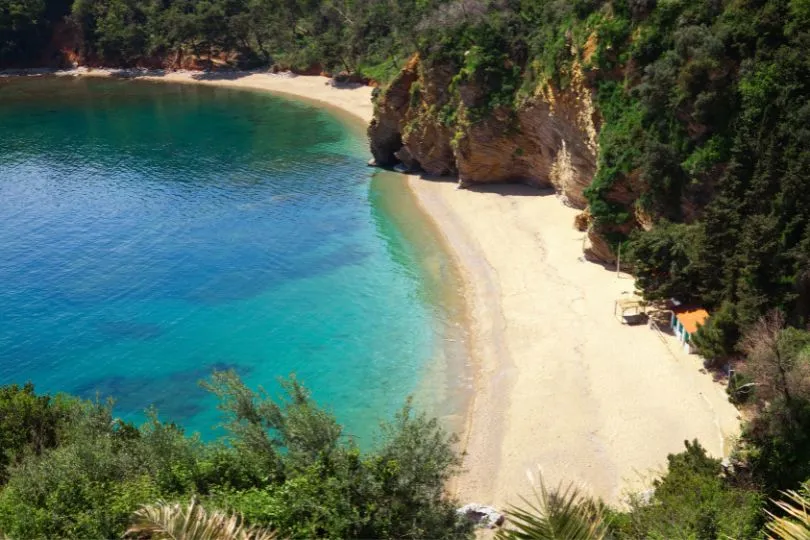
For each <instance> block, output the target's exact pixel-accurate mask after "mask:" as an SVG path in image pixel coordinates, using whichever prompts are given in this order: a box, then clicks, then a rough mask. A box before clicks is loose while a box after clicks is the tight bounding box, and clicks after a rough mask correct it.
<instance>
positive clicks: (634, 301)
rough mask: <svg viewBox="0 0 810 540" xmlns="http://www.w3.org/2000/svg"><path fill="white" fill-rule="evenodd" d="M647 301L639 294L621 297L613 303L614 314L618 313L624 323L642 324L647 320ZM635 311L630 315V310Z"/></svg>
mask: <svg viewBox="0 0 810 540" xmlns="http://www.w3.org/2000/svg"><path fill="white" fill-rule="evenodd" d="M646 308H647V303H646V302H645V301H644V300H643V299H642V298H639V297H638V296H635V295H633V296H630V297H625V298H619V299H617V300H616V301H615V302H614V303H613V314H614V315H618V316H619V317H620V320H621V322H622V324H631V325H632V324H642V323H644V322H645V321H646V320H647V312H646ZM631 310H632V311H633V313H632V314H631V315H628V314H627V312H628V311H631Z"/></svg>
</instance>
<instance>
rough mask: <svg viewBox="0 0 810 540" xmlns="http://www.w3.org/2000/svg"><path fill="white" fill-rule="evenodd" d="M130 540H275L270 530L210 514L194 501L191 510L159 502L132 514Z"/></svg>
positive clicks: (235, 519)
mask: <svg viewBox="0 0 810 540" xmlns="http://www.w3.org/2000/svg"><path fill="white" fill-rule="evenodd" d="M132 517H133V524H132V526H131V527H130V528H129V530H127V532H126V536H127V537H136V538H143V537H148V538H153V539H172V540H274V539H275V538H276V534H275V532H273V531H269V530H267V529H261V528H256V527H248V526H246V525H245V524H244V522H243V520H242V517H241V516H239V515H237V514H226V513H224V512H219V511H214V512H209V511H207V510H206V509H205V508H203V507H202V506H200V505H199V504H198V503H197V500H196V499H195V498H192V499H191V502H189V504H188V506H181V505H180V504H179V503H167V502H164V501H159V502H157V503H155V504H149V505H145V506H142V507H141V508H140V509H139V510H138V511H136V512H135V513H134V514H133V516H132Z"/></svg>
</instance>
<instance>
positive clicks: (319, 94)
mask: <svg viewBox="0 0 810 540" xmlns="http://www.w3.org/2000/svg"><path fill="white" fill-rule="evenodd" d="M53 74H54V75H58V76H81V77H124V78H131V79H138V80H144V81H161V82H172V83H194V84H204V85H209V86H226V87H232V88H248V89H252V90H264V91H267V92H272V93H274V94H281V95H287V96H292V97H295V98H298V99H303V100H305V101H309V102H312V103H315V104H318V105H325V106H327V107H330V108H333V109H336V110H338V111H342V112H345V113H348V114H350V115H351V116H352V117H354V119H355V120H360V121H361V122H362V123H363V124H364V127H365V124H368V122H369V121H370V120H371V117H372V115H373V114H374V106H373V105H372V103H371V92H372V90H373V88H371V87H370V86H364V85H358V84H353V85H346V86H333V85H332V84H331V81H330V79H328V78H326V77H314V76H302V75H294V74H292V73H256V72H245V71H223V72H201V71H166V72H160V73H158V72H155V71H139V70H117V69H107V68H96V69H87V68H78V69H71V70H65V71H57V72H55V73H53Z"/></svg>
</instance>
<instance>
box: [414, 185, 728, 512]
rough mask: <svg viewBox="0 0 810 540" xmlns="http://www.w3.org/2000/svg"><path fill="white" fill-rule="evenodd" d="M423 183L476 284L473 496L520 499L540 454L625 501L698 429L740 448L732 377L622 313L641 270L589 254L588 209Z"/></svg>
mask: <svg viewBox="0 0 810 540" xmlns="http://www.w3.org/2000/svg"><path fill="white" fill-rule="evenodd" d="M410 183H411V185H412V187H413V188H414V190H415V191H416V193H417V197H418V199H419V200H420V203H421V204H422V205H423V206H424V208H425V210H426V211H427V212H428V213H429V214H430V215H431V216H432V217H433V218H434V219H435V220H436V221H437V222H438V223H439V224H440V225H441V230H442V231H443V233H444V234H445V237H446V239H447V241H448V243H449V244H450V245H451V246H452V247H453V248H454V251H455V253H456V254H457V255H458V257H459V258H460V260H461V262H462V268H463V269H464V270H465V273H466V280H467V281H468V283H469V286H468V288H469V292H470V293H471V298H470V300H471V303H472V316H473V325H474V331H473V336H474V340H475V343H474V346H475V350H476V353H477V356H478V358H479V362H480V370H479V377H478V380H477V386H478V388H477V391H476V393H475V401H474V404H473V407H472V408H473V410H472V414H471V417H470V428H471V429H470V430H469V433H468V437H469V438H468V443H467V451H468V456H467V458H466V466H467V468H468V472H467V473H466V475H465V477H464V478H462V480H461V482H460V489H459V495H460V497H461V499H462V500H463V501H473V500H474V501H477V502H483V503H488V504H494V505H496V506H499V507H504V506H505V505H507V504H509V503H516V502H519V496H520V495H526V494H527V493H528V492H529V490H530V484H529V481H528V480H527V476H526V471H527V470H532V471H536V469H537V467H538V466H539V467H540V468H541V469H542V471H543V474H544V477H545V478H546V480H547V482H548V483H550V484H552V485H554V484H556V483H557V482H559V481H566V482H568V481H573V482H576V483H579V484H582V485H584V486H586V487H587V489H589V490H590V491H592V492H593V493H594V494H596V495H598V496H601V497H603V498H605V499H606V500H608V501H611V502H618V501H619V500H620V499H621V497H622V494H623V492H624V490H626V489H628V488H630V489H638V488H640V487H641V486H643V485H645V484H646V482H645V481H644V480H645V479H646V480H649V478H650V471H651V470H655V469H658V470H660V468H661V467H662V466H664V465H665V463H666V455H667V454H668V453H670V452H678V451H680V450H682V449H683V441H684V440H685V439H692V438H698V439H699V440H700V441H701V442H702V443H703V444H704V446H706V447H707V449H708V450H709V451H710V452H711V453H712V454H714V455H716V456H722V455H723V454H724V452H725V451H727V448H726V447H725V446H726V445H725V441H724V440H725V438H726V437H729V436H734V435H736V434H737V433H738V429H739V425H738V424H739V423H738V420H737V411H736V410H735V409H734V407H733V406H732V405H731V404H730V403H729V402H728V400H727V399H726V396H725V392H724V390H723V388H722V386H720V385H718V384H715V383H713V382H712V380H711V378H710V377H709V376H708V375H705V374H702V373H700V371H699V370H700V368H701V363H700V360H699V359H698V358H697V357H695V356H689V355H686V354H685V353H683V352H682V351H681V349H680V348H678V347H677V345H676V342H675V340H674V339H673V338H670V337H667V338H666V339H665V340H662V339H661V337H659V335H658V334H657V333H656V332H655V331H653V330H650V329H649V328H647V327H646V326H641V327H628V326H625V325H622V324H620V322H619V321H618V320H617V319H616V318H615V317H614V316H613V302H614V300H615V299H616V298H619V297H620V296H621V295H622V293H624V292H632V291H633V281H632V279H630V278H629V276H622V277H617V275H616V273H615V272H611V271H608V270H605V269H604V268H602V267H601V266H599V265H596V264H592V263H588V262H585V261H583V259H582V251H581V248H582V237H583V233H580V232H577V231H576V230H575V229H574V228H573V219H574V216H575V215H576V214H577V211H576V210H573V209H571V208H567V207H565V206H564V205H563V204H562V203H561V202H560V201H559V200H558V199H557V198H556V197H555V196H554V195H553V194H551V193H547V194H544V195H543V194H540V193H539V192H538V191H537V190H534V189H531V188H526V187H522V186H499V187H496V186H490V187H483V188H480V189H476V190H474V191H472V190H462V191H460V190H456V189H455V185H454V184H453V183H450V182H442V181H430V180H425V179H419V178H416V177H411V180H410Z"/></svg>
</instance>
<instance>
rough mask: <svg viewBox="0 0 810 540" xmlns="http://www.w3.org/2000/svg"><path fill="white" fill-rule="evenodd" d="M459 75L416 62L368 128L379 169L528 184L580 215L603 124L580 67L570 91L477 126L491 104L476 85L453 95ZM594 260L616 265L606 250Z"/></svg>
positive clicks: (496, 114) (542, 94)
mask: <svg viewBox="0 0 810 540" xmlns="http://www.w3.org/2000/svg"><path fill="white" fill-rule="evenodd" d="M457 71H458V70H457V67H456V66H452V65H427V64H425V63H421V62H420V59H419V57H418V56H414V57H412V58H411V59H410V61H409V62H408V63H407V65H406V66H405V68H404V69H403V70H402V72H401V73H400V74H399V76H398V77H397V78H396V79H395V80H394V81H393V83H392V84H391V85H390V87H389V88H388V89H387V90H386V91H385V92H384V93H383V94H381V95H380V97H379V98H378V100H377V104H376V114H375V118H374V120H373V121H372V123H371V126H370V127H369V131H368V133H369V139H370V144H371V151H372V153H373V155H374V158H375V159H376V161H377V163H378V164H380V165H383V166H392V165H394V164H396V163H399V162H402V163H403V164H404V165H405V166H406V167H407V168H408V169H409V170H418V169H421V170H423V171H425V172H427V173H428V174H432V175H443V176H450V175H454V176H455V175H457V176H458V178H459V182H460V183H461V185H471V184H476V183H490V182H522V183H526V184H530V185H534V186H537V187H543V188H551V187H553V188H554V189H555V190H557V192H559V193H560V194H561V195H562V196H563V199H564V200H565V201H566V202H567V203H568V204H569V205H571V206H573V207H575V208H580V209H585V208H586V207H587V204H588V202H587V199H586V198H585V195H584V191H585V189H586V188H587V187H588V186H589V185H590V183H591V181H592V179H593V176H594V174H595V172H596V163H597V155H598V145H597V133H598V129H599V116H598V115H597V114H596V113H595V111H594V107H593V101H592V91H591V89H590V88H589V87H588V84H587V82H586V81H585V79H584V77H583V76H582V70H581V69H579V66H578V65H576V64H575V65H574V68H573V71H572V74H571V77H570V79H571V83H570V84H569V86H568V87H567V88H566V89H565V90H559V89H555V88H552V87H549V86H545V87H542V88H541V89H539V90H538V91H536V92H535V94H534V95H532V96H530V97H528V98H527V99H525V100H524V101H523V102H522V103H521V104H520V106H518V107H517V109H508V108H505V107H501V108H497V109H495V110H492V111H489V112H488V113H487V114H485V115H484V116H483V118H473V116H472V115H471V114H470V111H471V110H472V109H473V108H474V107H475V106H476V105H478V104H480V103H482V100H483V99H484V98H485V97H486V96H485V95H484V92H483V90H482V89H481V88H479V87H477V86H476V85H475V84H473V83H469V82H467V83H461V84H459V85H458V86H457V88H455V90H451V89H452V88H453V84H454V83H453V81H454V76H455V74H456V73H457ZM594 246H595V249H594V253H593V256H594V257H599V258H600V259H605V260H610V257H612V255H611V252H610V249H609V247H608V245H607V243H605V242H601V243H600V244H598V246H597V244H596V243H594Z"/></svg>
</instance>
